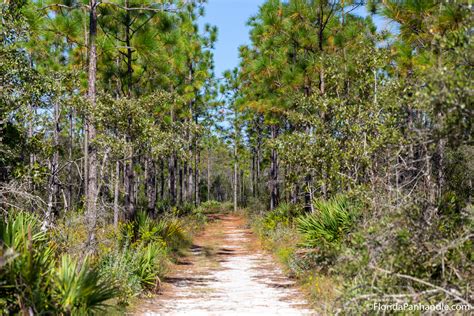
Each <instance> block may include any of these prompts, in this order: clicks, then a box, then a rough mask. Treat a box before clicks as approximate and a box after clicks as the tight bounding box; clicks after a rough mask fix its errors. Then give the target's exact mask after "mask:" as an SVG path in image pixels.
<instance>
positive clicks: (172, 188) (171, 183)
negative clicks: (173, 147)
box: [168, 154, 176, 206]
mask: <svg viewBox="0 0 474 316" xmlns="http://www.w3.org/2000/svg"><path fill="white" fill-rule="evenodd" d="M175 155H176V154H173V155H171V157H170V158H169V163H168V172H169V191H170V202H171V205H173V206H174V205H176V179H175V161H176V158H175Z"/></svg>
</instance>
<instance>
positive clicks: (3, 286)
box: [0, 213, 54, 313]
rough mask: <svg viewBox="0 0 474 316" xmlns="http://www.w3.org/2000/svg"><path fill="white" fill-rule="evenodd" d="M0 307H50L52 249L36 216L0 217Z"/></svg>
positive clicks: (15, 309)
mask: <svg viewBox="0 0 474 316" xmlns="http://www.w3.org/2000/svg"><path fill="white" fill-rule="evenodd" d="M2 257H8V261H7V262H5V263H4V264H3V266H1V267H0V308H1V309H2V310H3V311H5V312H6V313H19V312H20V311H21V310H23V311H33V312H35V311H36V312H38V311H52V310H53V306H51V304H50V301H51V282H52V273H53V269H54V249H53V248H52V247H51V246H50V245H49V244H48V242H47V235H46V233H45V232H43V231H41V227H40V222H39V220H38V219H37V218H36V216H34V215H32V214H28V213H18V214H15V215H9V216H8V217H7V218H6V219H5V220H0V258H2Z"/></svg>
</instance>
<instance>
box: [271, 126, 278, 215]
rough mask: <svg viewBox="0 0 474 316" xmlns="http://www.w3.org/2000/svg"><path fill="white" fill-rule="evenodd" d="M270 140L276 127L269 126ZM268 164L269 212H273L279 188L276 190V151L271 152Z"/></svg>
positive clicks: (275, 132)
mask: <svg viewBox="0 0 474 316" xmlns="http://www.w3.org/2000/svg"><path fill="white" fill-rule="evenodd" d="M271 135H272V139H276V137H277V127H276V126H275V125H273V126H271ZM270 158H271V163H270V210H274V209H275V208H276V207H277V206H278V202H279V201H278V200H279V195H280V194H279V193H280V192H279V188H278V154H277V151H276V149H274V148H272V150H271V157H270Z"/></svg>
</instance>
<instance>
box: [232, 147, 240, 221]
mask: <svg viewBox="0 0 474 316" xmlns="http://www.w3.org/2000/svg"><path fill="white" fill-rule="evenodd" d="M238 167H239V165H238V163H237V144H234V179H233V183H234V186H233V191H234V212H237V190H238V188H237V184H238V180H237V169H238Z"/></svg>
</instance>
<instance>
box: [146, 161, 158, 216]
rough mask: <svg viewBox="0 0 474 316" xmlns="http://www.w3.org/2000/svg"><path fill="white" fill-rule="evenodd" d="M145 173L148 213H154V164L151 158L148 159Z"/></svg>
mask: <svg viewBox="0 0 474 316" xmlns="http://www.w3.org/2000/svg"><path fill="white" fill-rule="evenodd" d="M147 165H148V173H147V179H146V183H147V197H148V213H149V214H152V215H155V207H156V165H155V161H154V160H152V159H149V160H148V164H147Z"/></svg>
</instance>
